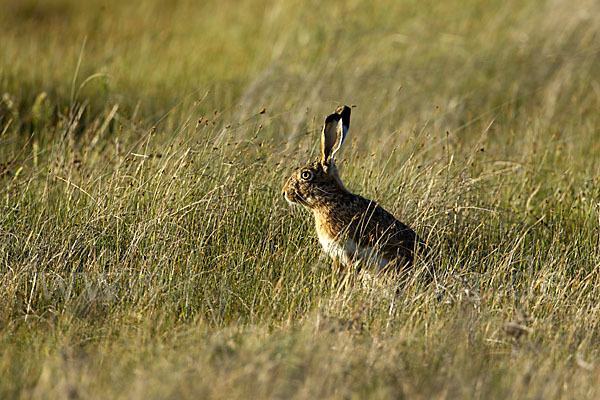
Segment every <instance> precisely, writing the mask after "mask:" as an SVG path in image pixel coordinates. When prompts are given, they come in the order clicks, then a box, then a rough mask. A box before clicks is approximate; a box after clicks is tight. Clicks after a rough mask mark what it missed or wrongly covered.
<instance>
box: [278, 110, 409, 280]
mask: <svg viewBox="0 0 600 400" xmlns="http://www.w3.org/2000/svg"><path fill="white" fill-rule="evenodd" d="M349 127H350V107H348V106H343V107H338V108H337V109H336V110H335V112H334V113H333V114H331V115H329V116H328V117H327V118H326V119H325V124H324V126H323V132H322V133H321V157H320V159H319V160H317V161H314V162H312V163H310V164H307V165H305V166H304V167H301V168H298V169H297V170H296V171H295V172H294V173H293V174H292V176H290V178H289V179H288V180H287V182H286V184H285V186H284V187H283V196H284V197H285V199H286V200H287V201H288V203H290V204H300V205H302V206H304V207H306V208H308V209H310V210H311V211H312V212H313V214H314V217H315V225H316V229H317V234H318V236H319V242H320V243H321V245H322V246H323V249H324V250H325V252H326V253H327V254H329V256H331V257H332V258H333V259H334V260H338V261H340V262H341V264H342V265H343V266H345V267H347V268H349V267H353V266H355V265H357V264H359V263H361V262H365V263H367V264H369V265H374V266H376V267H377V269H378V270H380V271H381V270H402V268H405V267H408V266H410V265H411V264H412V262H413V257H414V251H415V244H417V243H418V239H417V236H416V234H415V232H414V231H413V230H412V229H411V228H409V227H408V226H406V225H405V224H403V223H402V222H400V221H398V220H396V218H394V216H393V215H392V214H390V213H389V212H387V211H386V210H384V209H383V208H382V207H380V206H379V205H378V204H377V203H376V202H375V201H372V200H368V199H365V198H364V197H362V196H359V195H357V194H354V193H351V192H350V191H349V190H348V189H346V187H345V186H344V184H343V183H342V180H341V179H340V176H339V175H338V171H337V168H336V166H335V154H336V153H337V152H338V150H339V149H340V147H342V144H344V140H345V139H346V134H347V133H348V128H349Z"/></svg>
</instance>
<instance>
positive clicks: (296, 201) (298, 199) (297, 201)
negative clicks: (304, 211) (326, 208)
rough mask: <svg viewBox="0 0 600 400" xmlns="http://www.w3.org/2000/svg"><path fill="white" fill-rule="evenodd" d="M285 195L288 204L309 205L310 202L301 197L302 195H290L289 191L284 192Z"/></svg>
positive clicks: (293, 205)
mask: <svg viewBox="0 0 600 400" xmlns="http://www.w3.org/2000/svg"><path fill="white" fill-rule="evenodd" d="M283 197H285V201H287V202H288V204H289V205H290V206H292V207H295V206H297V205H298V204H300V205H302V206H304V207H309V204H308V202H307V201H306V200H305V199H303V198H301V197H300V196H297V195H294V196H291V197H290V196H288V194H287V192H283Z"/></svg>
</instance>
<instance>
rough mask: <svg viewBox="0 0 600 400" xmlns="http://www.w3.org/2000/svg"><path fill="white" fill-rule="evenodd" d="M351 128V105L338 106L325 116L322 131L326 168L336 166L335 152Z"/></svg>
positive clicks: (322, 146)
mask: <svg viewBox="0 0 600 400" xmlns="http://www.w3.org/2000/svg"><path fill="white" fill-rule="evenodd" d="M348 128H350V107H348V106H343V107H338V108H337V109H336V110H335V112H334V113H333V114H330V115H329V116H328V117H327V118H325V125H323V133H321V165H322V166H323V167H324V168H326V169H327V168H330V167H334V166H335V160H334V157H335V153H337V151H338V150H339V149H340V147H342V144H344V140H345V139H346V134H347V133H348Z"/></svg>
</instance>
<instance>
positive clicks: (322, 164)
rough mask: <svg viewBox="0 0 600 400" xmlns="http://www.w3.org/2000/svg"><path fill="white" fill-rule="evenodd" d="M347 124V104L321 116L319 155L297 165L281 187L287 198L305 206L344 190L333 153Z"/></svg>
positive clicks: (321, 203)
mask: <svg viewBox="0 0 600 400" xmlns="http://www.w3.org/2000/svg"><path fill="white" fill-rule="evenodd" d="M349 127H350V107H348V106H344V107H338V108H337V109H336V110H335V112H334V113H333V114H331V115H329V116H328V117H327V118H326V119H325V124H324V125H323V132H322V133H321V157H320V159H319V160H317V161H314V162H312V163H310V164H307V165H305V166H303V167H301V168H298V169H297V170H296V171H294V173H293V174H292V176H290V178H289V179H288V181H287V182H286V184H285V186H284V187H283V195H284V196H285V199H286V200H287V201H288V202H291V203H297V204H301V205H303V206H305V207H308V208H317V207H322V206H326V205H327V204H330V203H332V202H335V200H336V199H337V198H338V197H339V194H340V193H347V192H348V190H347V189H346V188H345V187H344V184H343V183H342V181H341V179H340V177H339V175H338V172H337V168H336V166H335V158H334V157H335V153H337V151H338V150H339V149H340V147H342V144H343V143H344V139H346V134H347V133H348V128H349Z"/></svg>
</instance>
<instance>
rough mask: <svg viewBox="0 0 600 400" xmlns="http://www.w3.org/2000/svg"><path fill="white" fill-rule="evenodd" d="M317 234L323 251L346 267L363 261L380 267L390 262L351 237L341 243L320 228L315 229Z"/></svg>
mask: <svg viewBox="0 0 600 400" xmlns="http://www.w3.org/2000/svg"><path fill="white" fill-rule="evenodd" d="M317 234H318V236H319V242H320V243H321V246H323V250H325V253H327V254H328V255H329V256H330V257H331V258H333V259H337V260H340V261H341V262H342V263H343V264H344V265H346V266H347V267H351V266H352V265H353V264H355V263H358V262H361V261H363V262H367V263H369V264H373V265H375V266H376V267H377V268H378V269H382V268H384V267H385V266H386V265H387V264H388V263H389V262H390V260H388V259H387V258H385V257H382V256H381V255H380V254H379V253H378V252H377V251H376V250H375V249H374V248H372V247H362V246H358V245H357V244H356V243H355V242H354V241H353V240H352V239H346V241H345V242H344V243H341V242H340V241H339V240H336V239H335V238H331V237H329V236H328V235H327V234H326V233H325V232H323V231H322V230H320V229H317Z"/></svg>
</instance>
